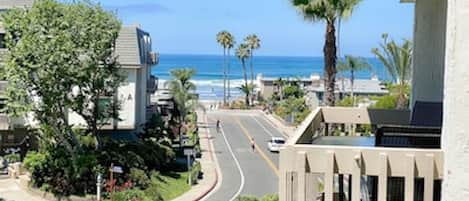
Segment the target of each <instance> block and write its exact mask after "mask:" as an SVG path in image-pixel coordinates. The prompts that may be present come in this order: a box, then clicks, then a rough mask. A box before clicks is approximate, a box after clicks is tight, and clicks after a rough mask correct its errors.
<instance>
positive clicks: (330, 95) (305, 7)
mask: <svg viewBox="0 0 469 201" xmlns="http://www.w3.org/2000/svg"><path fill="white" fill-rule="evenodd" d="M291 2H292V4H293V5H294V6H295V7H296V8H297V9H298V10H299V11H300V12H301V14H302V15H303V16H304V18H305V20H307V21H313V22H319V21H324V22H326V39H325V44H324V49H323V51H324V82H325V84H324V87H325V90H324V98H325V101H324V102H325V103H326V105H327V106H334V104H335V96H334V89H335V77H336V74H337V69H336V62H337V47H336V33H335V32H336V30H335V23H336V20H337V19H338V18H339V19H341V18H343V17H348V16H350V15H351V13H352V11H353V9H354V7H355V6H356V5H358V4H359V3H360V2H361V0H291Z"/></svg>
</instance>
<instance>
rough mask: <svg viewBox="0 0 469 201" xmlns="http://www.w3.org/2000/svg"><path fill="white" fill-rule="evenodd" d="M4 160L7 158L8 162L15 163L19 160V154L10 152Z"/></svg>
mask: <svg viewBox="0 0 469 201" xmlns="http://www.w3.org/2000/svg"><path fill="white" fill-rule="evenodd" d="M5 160H7V161H8V163H16V162H20V161H21V156H20V154H16V153H12V154H8V155H6V156H5Z"/></svg>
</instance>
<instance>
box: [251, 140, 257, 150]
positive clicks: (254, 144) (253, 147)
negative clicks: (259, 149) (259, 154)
mask: <svg viewBox="0 0 469 201" xmlns="http://www.w3.org/2000/svg"><path fill="white" fill-rule="evenodd" d="M251 149H252V152H256V143H255V142H254V138H251Z"/></svg>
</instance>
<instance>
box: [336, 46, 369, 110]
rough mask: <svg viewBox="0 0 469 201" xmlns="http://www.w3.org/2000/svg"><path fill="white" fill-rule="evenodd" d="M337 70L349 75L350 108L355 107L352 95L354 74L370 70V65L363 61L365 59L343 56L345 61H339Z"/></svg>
mask: <svg viewBox="0 0 469 201" xmlns="http://www.w3.org/2000/svg"><path fill="white" fill-rule="evenodd" d="M337 68H338V70H339V71H341V72H349V73H350V97H352V106H355V96H354V94H353V90H354V89H353V87H354V85H353V84H354V81H355V73H356V72H357V71H363V70H370V69H371V65H370V64H369V63H368V62H367V61H366V60H365V58H362V57H353V56H350V55H345V59H344V60H343V61H339V64H338V66H337Z"/></svg>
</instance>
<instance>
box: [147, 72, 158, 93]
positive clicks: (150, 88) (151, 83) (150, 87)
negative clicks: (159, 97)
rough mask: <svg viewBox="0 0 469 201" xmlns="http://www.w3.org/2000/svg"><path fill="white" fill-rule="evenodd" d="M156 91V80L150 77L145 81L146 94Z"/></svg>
mask: <svg viewBox="0 0 469 201" xmlns="http://www.w3.org/2000/svg"><path fill="white" fill-rule="evenodd" d="M156 90H158V78H157V77H155V76H153V75H151V76H150V78H149V79H148V80H147V92H148V93H152V94H153V93H155V92H156Z"/></svg>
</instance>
